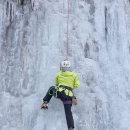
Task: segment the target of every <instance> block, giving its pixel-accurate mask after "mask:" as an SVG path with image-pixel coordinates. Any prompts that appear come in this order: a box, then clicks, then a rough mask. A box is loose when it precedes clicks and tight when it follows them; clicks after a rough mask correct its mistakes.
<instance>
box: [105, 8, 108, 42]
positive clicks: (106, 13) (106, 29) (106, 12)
mask: <svg viewBox="0 0 130 130" xmlns="http://www.w3.org/2000/svg"><path fill="white" fill-rule="evenodd" d="M104 14H105V39H106V41H107V35H108V27H107V15H108V9H107V7H105V11H104Z"/></svg>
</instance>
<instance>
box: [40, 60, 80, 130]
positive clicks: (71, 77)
mask: <svg viewBox="0 0 130 130" xmlns="http://www.w3.org/2000/svg"><path fill="white" fill-rule="evenodd" d="M55 85H56V86H57V87H55V86H52V87H50V88H49V90H48V92H47V93H46V95H45V97H44V98H43V104H42V106H41V108H42V109H48V103H49V101H50V99H51V98H52V96H54V97H56V98H59V99H61V101H62V102H63V105H64V110H65V115H66V121H67V126H68V129H69V130H73V129H74V120H73V115H72V112H71V107H72V104H73V105H77V99H76V97H75V96H74V93H73V89H76V88H78V86H79V85H80V82H79V79H78V76H77V74H76V73H75V72H72V71H71V64H70V61H68V60H64V61H63V62H62V63H61V64H60V72H58V73H57V75H56V78H55Z"/></svg>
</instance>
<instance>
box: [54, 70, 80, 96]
mask: <svg viewBox="0 0 130 130" xmlns="http://www.w3.org/2000/svg"><path fill="white" fill-rule="evenodd" d="M55 85H56V86H60V85H63V86H68V87H71V88H72V89H76V88H78V86H79V85H80V82H79V79H78V76H77V74H76V73H75V72H70V71H66V72H62V71H60V72H58V73H57V75H56V79H55ZM63 90H65V89H64V88H58V91H63ZM65 93H66V95H68V96H73V93H72V92H70V90H67V89H66V90H65Z"/></svg>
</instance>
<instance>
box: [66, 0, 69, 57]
mask: <svg viewBox="0 0 130 130" xmlns="http://www.w3.org/2000/svg"><path fill="white" fill-rule="evenodd" d="M67 1H68V16H67V45H66V59H68V54H69V14H70V9H69V8H70V6H69V5H70V3H69V0H67Z"/></svg>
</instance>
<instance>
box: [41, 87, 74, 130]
mask: <svg viewBox="0 0 130 130" xmlns="http://www.w3.org/2000/svg"><path fill="white" fill-rule="evenodd" d="M55 92H56V89H55V87H54V86H52V87H50V88H49V90H48V92H47V93H46V96H45V97H44V98H43V101H44V102H45V101H46V102H48V103H49V101H50V100H51V98H52V96H56V95H55ZM57 98H59V99H61V101H62V102H63V103H64V101H67V100H71V101H72V98H71V97H68V96H66V95H65V93H64V91H62V92H59V91H58V92H57ZM71 107H72V104H64V110H65V115H66V121H67V126H68V128H74V120H73V115H72V111H71Z"/></svg>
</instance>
